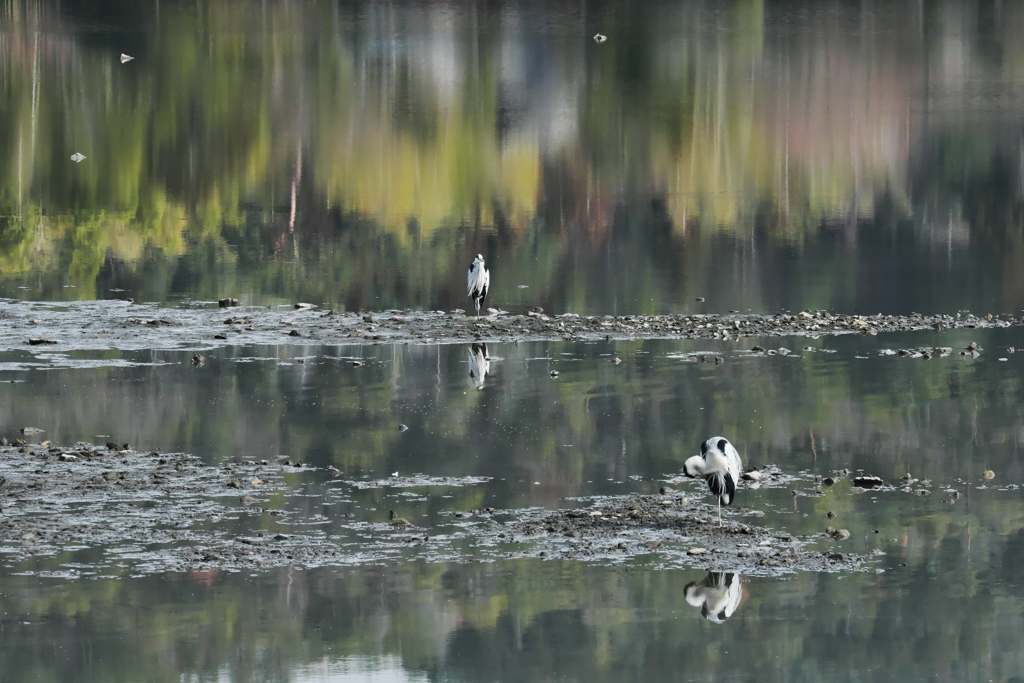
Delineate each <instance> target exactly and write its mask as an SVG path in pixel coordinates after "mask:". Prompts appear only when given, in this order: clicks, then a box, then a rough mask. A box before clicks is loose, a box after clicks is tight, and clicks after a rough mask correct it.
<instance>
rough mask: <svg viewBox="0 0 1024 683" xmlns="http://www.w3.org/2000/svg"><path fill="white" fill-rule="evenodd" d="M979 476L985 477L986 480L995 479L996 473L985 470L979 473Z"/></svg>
mask: <svg viewBox="0 0 1024 683" xmlns="http://www.w3.org/2000/svg"><path fill="white" fill-rule="evenodd" d="M981 476H983V477H985V478H986V479H995V477H996V473H995V472H993V471H992V470H985V471H984V472H982V473H981Z"/></svg>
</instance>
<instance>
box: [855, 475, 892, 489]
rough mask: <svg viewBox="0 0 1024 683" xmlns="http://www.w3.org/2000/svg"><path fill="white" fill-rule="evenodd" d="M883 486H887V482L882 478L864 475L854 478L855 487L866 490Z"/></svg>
mask: <svg viewBox="0 0 1024 683" xmlns="http://www.w3.org/2000/svg"><path fill="white" fill-rule="evenodd" d="M883 484H885V480H884V479H882V478H881V477H873V476H869V475H864V476H859V477H854V478H853V485H854V486H859V487H861V488H864V489H873V488H875V487H876V486H882V485H883Z"/></svg>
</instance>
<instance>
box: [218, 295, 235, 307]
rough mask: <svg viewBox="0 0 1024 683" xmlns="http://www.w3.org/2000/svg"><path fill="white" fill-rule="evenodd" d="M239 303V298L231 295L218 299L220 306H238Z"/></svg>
mask: <svg viewBox="0 0 1024 683" xmlns="http://www.w3.org/2000/svg"><path fill="white" fill-rule="evenodd" d="M238 303H239V302H238V299H234V298H231V297H227V298H224V299H220V300H218V301H217V305H218V306H220V307H221V308H230V307H231V306H237V305H238Z"/></svg>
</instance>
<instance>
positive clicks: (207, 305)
mask: <svg viewBox="0 0 1024 683" xmlns="http://www.w3.org/2000/svg"><path fill="white" fill-rule="evenodd" d="M1022 325H1024V317H1021V316H1015V315H1010V314H999V315H996V314H985V315H982V316H975V315H973V314H970V313H956V314H937V315H921V314H917V313H912V314H910V315H902V316H883V315H881V314H878V315H874V316H863V315H846V314H835V313H830V312H826V311H801V312H798V313H792V314H790V313H785V314H782V313H780V314H776V315H755V314H740V313H726V314H711V313H709V314H706V315H704V314H702V315H656V316H578V315H575V314H572V313H564V314H561V315H551V314H547V313H543V312H534V311H530V312H527V313H523V314H515V313H508V312H494V313H491V314H489V315H485V316H481V317H479V318H477V317H474V316H467V315H465V313H464V312H462V311H454V312H450V313H445V312H440V311H435V312H429V311H428V312H423V311H386V312H382V313H338V312H334V311H324V310H321V309H319V308H317V307H315V306H311V305H306V304H296V305H295V306H277V307H271V308H264V307H252V306H229V307H225V308H221V307H219V306H218V305H217V303H216V302H189V303H187V304H184V305H182V306H179V307H164V306H160V305H158V304H136V303H132V302H129V301H116V300H108V301H84V302H70V303H45V302H25V301H19V300H13V299H0V351H11V350H31V352H32V353H36V354H39V353H54V352H58V353H63V352H67V351H74V350H109V349H120V350H143V349H153V350H156V349H196V350H202V349H212V348H220V347H225V346H238V345H282V344H292V345H310V344H317V345H321V344H327V345H356V344H359V345H365V344H457V343H469V342H485V343H509V342H521V341H555V340H566V341H597V340H623V339H714V340H733V341H736V340H743V339H750V338H758V337H781V336H793V335H800V336H808V337H820V336H825V335H838V334H868V335H877V334H883V333H886V332H901V331H913V330H928V329H930V330H935V331H937V332H943V331H945V330H952V329H958V328H968V329H974V328H990V327H1000V328H1002V327H1016V326H1022Z"/></svg>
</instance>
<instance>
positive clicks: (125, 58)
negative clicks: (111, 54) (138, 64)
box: [121, 52, 135, 64]
mask: <svg viewBox="0 0 1024 683" xmlns="http://www.w3.org/2000/svg"><path fill="white" fill-rule="evenodd" d="M133 59H135V57H132V56H131V55H126V54H125V53H123V52H122V53H121V63H122V64H127V63H128V62H130V61H132V60H133Z"/></svg>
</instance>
